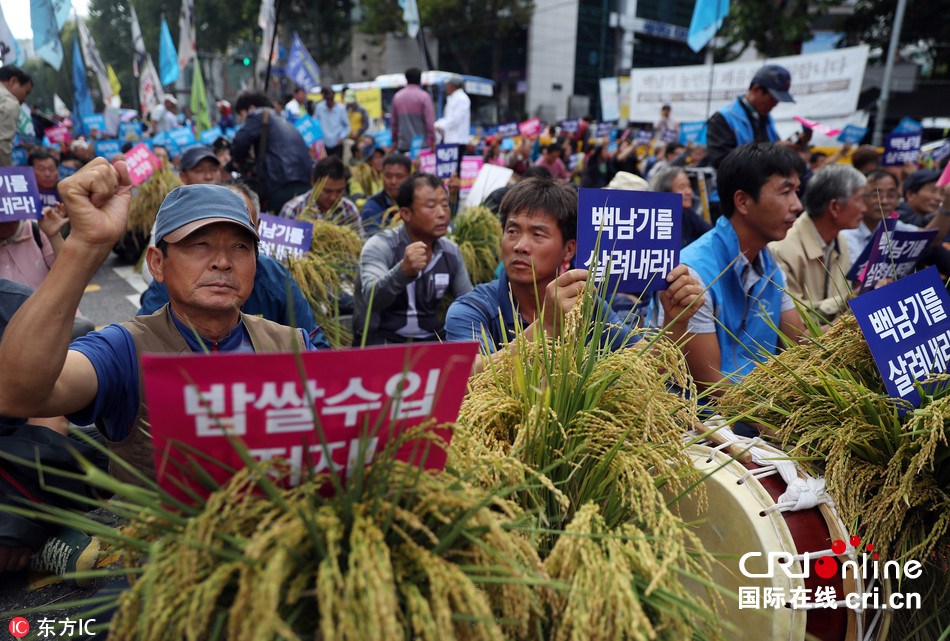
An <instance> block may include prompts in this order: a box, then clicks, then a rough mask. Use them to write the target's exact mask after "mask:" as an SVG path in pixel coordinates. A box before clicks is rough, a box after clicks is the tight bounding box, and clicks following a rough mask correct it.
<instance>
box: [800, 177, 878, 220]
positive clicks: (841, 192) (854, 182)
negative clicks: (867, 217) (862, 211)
mask: <svg viewBox="0 0 950 641" xmlns="http://www.w3.org/2000/svg"><path fill="white" fill-rule="evenodd" d="M867 182H868V181H867V178H865V177H864V174H862V173H861V172H860V171H858V170H857V169H855V168H854V167H853V166H851V165H844V164H841V163H836V164H834V165H826V166H824V167H822V168H821V169H819V170H818V171H817V172H815V175H814V176H812V177H811V180H809V181H808V187H806V188H805V198H804V200H805V209H806V210H807V211H808V215H809V216H811V217H812V218H818V217H820V216H821V215H822V214H824V212H825V209H826V208H827V207H828V206H829V205H830V204H831V201H832V200H837V201H838V202H840V203H842V204H844V201H846V200H848V199H849V198H851V196H853V195H854V192H856V191H857V190H859V189H861V188H862V187H864V186H865V185H866V184H867Z"/></svg>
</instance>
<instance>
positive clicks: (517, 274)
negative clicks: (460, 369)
mask: <svg viewBox="0 0 950 641" xmlns="http://www.w3.org/2000/svg"><path fill="white" fill-rule="evenodd" d="M577 202H578V200H577V194H576V192H574V191H573V190H571V188H570V187H568V186H566V185H564V184H562V183H560V182H558V181H556V180H554V179H552V178H550V177H548V178H529V179H526V180H522V181H521V182H520V183H518V184H517V185H515V186H514V187H512V188H511V189H510V191H509V192H508V193H507V194H505V197H504V198H503V199H502V201H501V206H500V209H499V215H500V217H501V221H502V228H503V232H504V233H503V235H502V241H501V253H502V262H503V264H504V267H505V271H504V273H503V274H502V275H501V277H500V278H498V279H496V280H494V281H492V282H490V283H484V284H482V285H479V286H478V287H476V288H475V289H474V290H473V291H472V292H471V293H469V294H467V295H465V296H462V297H460V298H459V299H457V300H456V301H455V302H453V303H452V306H451V307H449V311H448V314H447V315H446V318H445V333H446V338H447V339H448V340H451V341H470V340H476V341H480V342H481V343H482V350H481V352H482V353H481V354H480V355H479V356H478V358H477V359H476V361H475V367H476V370H481V369H483V368H484V366H485V363H486V361H485V358H487V357H488V355H490V354H495V353H496V352H501V351H502V350H504V349H505V348H506V347H507V346H508V343H509V341H511V340H513V339H514V337H515V335H516V328H517V326H518V325H520V327H521V328H523V329H524V334H525V336H526V337H527V338H528V339H532V338H533V337H536V336H538V337H539V336H545V335H546V336H552V337H554V336H558V335H559V333H560V331H561V327H562V324H563V319H564V316H565V315H566V314H567V313H568V312H569V311H570V310H571V309H572V308H573V307H574V305H576V304H577V302H578V301H579V300H581V294H582V293H583V291H584V288H585V287H586V286H587V281H588V271H587V270H586V269H570V262H571V260H572V259H573V258H574V255H575V253H576V250H577V222H578V221H577V209H578V205H577ZM666 280H667V282H668V283H669V287H668V288H667V289H666V290H665V291H663V292H661V294H660V301H661V304H662V305H663V307H664V310H665V311H666V313H667V315H668V316H669V317H670V318H675V319H677V320H676V321H675V324H674V325H673V326H671V328H670V337H671V338H673V339H674V340H677V339H679V338H680V337H682V336H683V333H684V332H685V331H686V329H687V326H688V325H687V324H688V321H689V318H690V316H692V314H693V313H694V312H695V310H696V309H698V307H699V306H700V305H702V304H703V296H702V287H701V286H700V285H699V283H698V282H697V281H696V280H695V279H694V278H693V277H691V276H690V275H689V274H688V273H687V269H686V268H685V267H683V266H678V267H675V268H673V269H672V270H671V271H670V272H669V273H668V274H667V275H666ZM512 301H513V302H514V306H512ZM538 301H541V303H542V306H541V309H538ZM601 309H602V310H603V315H604V321H605V322H606V324H607V331H608V334H609V336H610V337H609V338H608V340H609V341H610V346H611V347H612V348H614V349H616V348H618V347H623V346H629V345H630V344H631V343H632V340H635V339H633V338H632V337H626V336H627V334H628V332H629V328H628V327H627V325H626V324H625V323H624V321H623V319H621V318H620V317H619V316H617V314H616V313H615V312H614V311H613V310H612V309H611V308H610V306H609V305H606V304H602V306H601ZM516 315H517V321H516ZM617 331H619V332H620V334H616V332H617ZM625 337H626V338H625Z"/></svg>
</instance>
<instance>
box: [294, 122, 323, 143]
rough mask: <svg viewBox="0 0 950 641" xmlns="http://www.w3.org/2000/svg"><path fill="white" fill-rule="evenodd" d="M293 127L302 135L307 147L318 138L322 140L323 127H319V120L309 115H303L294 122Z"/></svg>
mask: <svg viewBox="0 0 950 641" xmlns="http://www.w3.org/2000/svg"><path fill="white" fill-rule="evenodd" d="M294 127H296V128H297V131H299V132H300V135H301V136H303V141H304V142H305V143H307V146H308V147H309V146H310V145H312V144H313V143H315V142H317V141H318V140H323V128H322V127H320V121H319V120H316V119H315V118H311V117H310V116H307V115H303V116H300V118H298V119H297V122H295V123H294Z"/></svg>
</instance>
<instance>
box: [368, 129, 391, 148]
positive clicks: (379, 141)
mask: <svg viewBox="0 0 950 641" xmlns="http://www.w3.org/2000/svg"><path fill="white" fill-rule="evenodd" d="M373 141H374V142H375V143H376V146H377V147H382V148H383V149H385V148H387V147H392V146H393V132H391V131H389V130H388V129H383V130H382V131H378V132H376V133H375V134H373Z"/></svg>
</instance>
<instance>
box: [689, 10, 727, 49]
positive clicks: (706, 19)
mask: <svg viewBox="0 0 950 641" xmlns="http://www.w3.org/2000/svg"><path fill="white" fill-rule="evenodd" d="M727 15H729V0H696V6H695V7H693V17H692V19H691V20H690V21H689V33H688V34H687V35H686V44H688V45H689V48H690V49H692V50H693V51H699V50H700V49H702V48H703V47H705V46H706V45H707V44H708V43H709V41H710V40H712V38H713V36H714V35H716V32H717V31H719V27H721V26H722V21H723V20H724V19H725V18H726V16H727Z"/></svg>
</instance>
